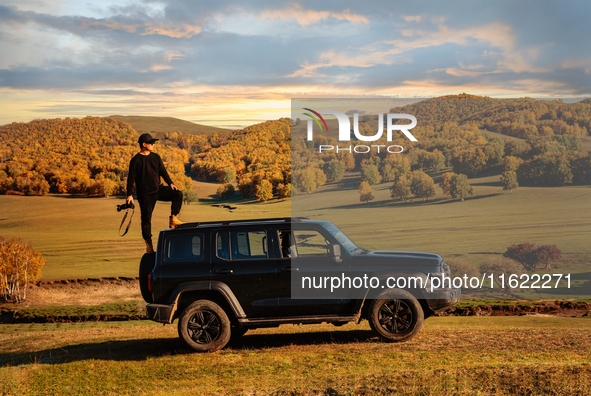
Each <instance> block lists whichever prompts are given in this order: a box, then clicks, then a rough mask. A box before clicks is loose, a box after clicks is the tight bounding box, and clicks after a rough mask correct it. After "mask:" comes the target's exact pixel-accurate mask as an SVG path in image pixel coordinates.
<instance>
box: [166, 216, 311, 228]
mask: <svg viewBox="0 0 591 396" xmlns="http://www.w3.org/2000/svg"><path fill="white" fill-rule="evenodd" d="M302 220H309V219H308V218H307V217H276V218H269V219H248V220H226V221H200V222H192V223H185V224H181V225H179V226H177V227H176V228H175V229H176V230H184V229H187V228H209V227H231V226H235V225H249V224H275V223H277V224H280V223H300V222H302Z"/></svg>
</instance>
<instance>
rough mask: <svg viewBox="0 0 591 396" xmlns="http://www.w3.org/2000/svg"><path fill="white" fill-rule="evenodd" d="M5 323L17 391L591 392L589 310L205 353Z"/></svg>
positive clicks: (254, 341) (155, 334)
mask: <svg viewBox="0 0 591 396" xmlns="http://www.w3.org/2000/svg"><path fill="white" fill-rule="evenodd" d="M1 329H2V331H3V334H1V335H0V337H1V338H2V340H3V342H2V343H0V393H2V394H7V395H10V394H24V393H26V394H39V395H42V394H89V395H90V394H93V395H95V394H178V395H184V394H232V395H238V394H286V395H287V394H289V395H293V394H296V395H297V394H302V395H308V394H316V395H317V394H325V395H338V394H353V395H383V394H393V393H395V394H403V395H411V394H413V395H414V394H421V395H474V394H494V395H509V394H527V395H542V394H545V395H566V394H579V395H585V394H589V393H591V366H590V363H591V352H590V351H591V331H590V330H591V319H589V318H586V319H572V318H542V317H537V318H524V317H518V318H487V317H474V318H431V319H429V320H427V321H426V322H425V327H424V329H423V331H422V332H421V333H420V334H419V336H418V337H417V338H415V339H413V340H411V341H410V342H408V343H404V344H386V343H381V342H379V341H378V340H377V339H376V338H374V336H373V334H372V333H371V332H370V331H369V327H368V326H367V324H366V323H362V324H361V325H353V324H351V325H346V326H344V327H341V328H335V327H333V326H331V325H315V326H281V327H280V328H278V329H260V330H255V331H251V332H249V333H247V335H246V336H244V337H243V339H242V340H241V341H240V342H238V343H235V344H234V345H233V346H231V347H229V348H226V349H224V350H223V351H221V352H218V353H214V354H205V355H203V354H193V353H190V351H189V350H187V349H186V348H185V347H184V346H183V345H182V344H181V343H180V341H179V339H178V337H177V334H176V328H175V327H173V326H165V327H162V326H158V325H150V324H147V323H145V322H135V323H126V324H117V325H113V324H97V323H86V324H62V325H55V324H46V325H4V326H2V327H1Z"/></svg>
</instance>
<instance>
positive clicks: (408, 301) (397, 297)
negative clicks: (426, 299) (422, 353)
mask: <svg viewBox="0 0 591 396" xmlns="http://www.w3.org/2000/svg"><path fill="white" fill-rule="evenodd" d="M368 320H369V325H370V327H371V328H372V330H373V331H375V332H376V333H377V334H378V335H379V336H380V337H381V338H382V339H383V340H384V341H391V342H401V341H408V340H410V339H411V338H413V337H414V336H416V335H417V334H418V333H419V331H420V330H421V328H422V327H423V321H424V314H423V309H422V307H421V304H419V302H418V301H417V299H416V298H414V296H413V295H412V294H410V293H408V292H406V291H404V290H398V291H394V292H391V293H389V294H387V295H385V296H383V297H382V298H381V299H378V300H375V301H373V302H372V304H371V305H370V307H369V318H368Z"/></svg>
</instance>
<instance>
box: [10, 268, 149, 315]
mask: <svg viewBox="0 0 591 396" xmlns="http://www.w3.org/2000/svg"><path fill="white" fill-rule="evenodd" d="M144 307H145V303H144V301H143V299H142V296H141V293H140V290H139V284H138V279H137V278H91V279H68V280H61V281H50V282H38V283H37V284H35V285H31V286H29V287H28V289H27V298H26V300H25V301H23V302H21V303H19V304H15V303H12V302H7V303H2V304H0V323H73V322H88V321H125V320H138V319H145V315H144Z"/></svg>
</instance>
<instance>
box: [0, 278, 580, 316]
mask: <svg viewBox="0 0 591 396" xmlns="http://www.w3.org/2000/svg"><path fill="white" fill-rule="evenodd" d="M109 304H111V306H109ZM112 305H115V307H113V306H112ZM61 307H69V309H67V310H66V311H67V312H65V313H64V312H63V310H61ZM73 307H74V308H75V309H72V308H73ZM93 307H96V309H93ZM144 307H145V303H144V301H143V299H142V296H141V293H140V290H139V284H138V279H137V278H91V279H68V280H61V281H51V282H38V283H37V284H35V285H32V286H30V287H29V288H28V289H27V299H26V300H25V301H23V302H22V303H20V304H14V303H4V304H0V323H71V322H87V321H125V320H138V319H145V316H144ZM78 308H79V309H78ZM525 315H532V316H561V317H589V316H591V303H590V302H575V301H538V302H535V303H529V304H519V303H515V304H509V305H479V306H471V307H454V308H452V309H450V310H449V311H446V312H443V313H441V314H439V315H438V316H525Z"/></svg>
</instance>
